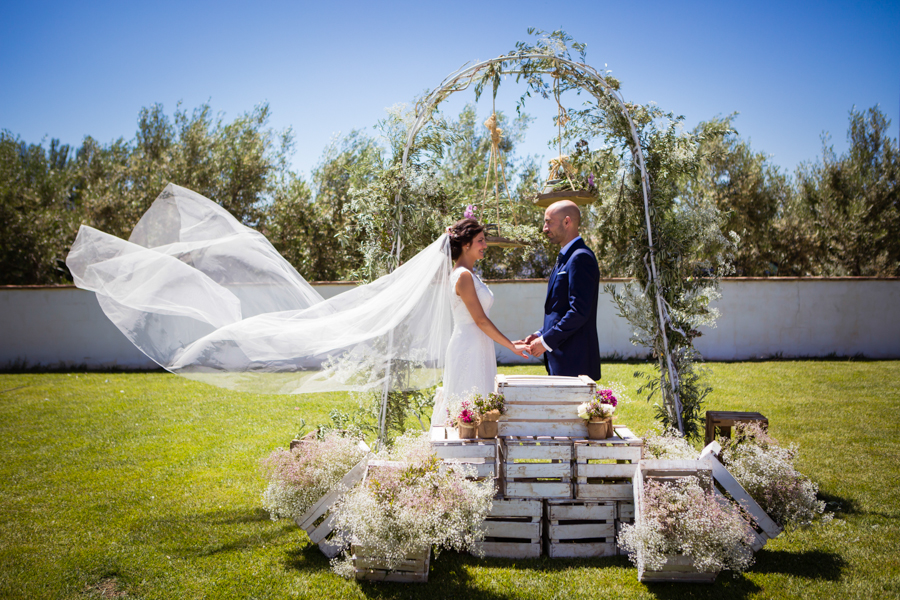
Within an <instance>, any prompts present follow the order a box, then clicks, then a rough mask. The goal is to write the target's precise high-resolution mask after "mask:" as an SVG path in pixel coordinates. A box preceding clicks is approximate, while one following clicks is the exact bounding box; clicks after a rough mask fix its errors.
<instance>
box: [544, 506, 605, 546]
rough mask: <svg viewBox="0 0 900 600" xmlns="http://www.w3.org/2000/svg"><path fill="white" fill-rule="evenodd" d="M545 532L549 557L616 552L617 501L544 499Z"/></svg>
mask: <svg viewBox="0 0 900 600" xmlns="http://www.w3.org/2000/svg"><path fill="white" fill-rule="evenodd" d="M546 507H547V508H546V516H545V525H544V531H545V533H546V537H547V552H548V554H549V556H550V557H551V558H580V557H598V556H615V555H616V541H615V536H616V526H615V518H616V503H615V502H574V501H569V500H547V502H546Z"/></svg>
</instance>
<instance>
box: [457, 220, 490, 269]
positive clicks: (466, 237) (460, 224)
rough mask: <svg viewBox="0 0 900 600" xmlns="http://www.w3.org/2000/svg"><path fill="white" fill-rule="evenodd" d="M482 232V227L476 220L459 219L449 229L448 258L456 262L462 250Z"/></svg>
mask: <svg viewBox="0 0 900 600" xmlns="http://www.w3.org/2000/svg"><path fill="white" fill-rule="evenodd" d="M482 231H484V226H483V225H481V224H480V223H479V222H478V221H477V220H476V219H460V220H459V221H457V222H456V223H454V224H453V226H452V227H451V228H450V258H451V259H452V260H456V259H457V258H459V257H460V256H461V255H462V251H463V248H464V247H465V246H467V245H468V244H471V243H472V240H474V239H475V238H476V236H478V234H479V233H481V232H482Z"/></svg>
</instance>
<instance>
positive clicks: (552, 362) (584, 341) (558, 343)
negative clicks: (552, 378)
mask: <svg viewBox="0 0 900 600" xmlns="http://www.w3.org/2000/svg"><path fill="white" fill-rule="evenodd" d="M599 293H600V269H599V267H598V266H597V258H596V257H595V256H594V253H593V252H591V249H590V248H588V247H587V245H586V244H585V243H584V240H578V241H576V242H575V243H574V244H572V246H571V247H570V248H569V250H568V251H567V252H566V254H565V255H564V256H563V257H562V261H561V263H559V262H558V263H557V265H556V266H555V267H554V268H553V272H552V273H550V282H549V283H548V284H547V300H546V301H545V302H544V326H543V327H542V328H541V331H540V335H541V336H543V338H544V341H545V342H547V346H548V347H550V348H552V349H553V351H552V352H545V353H544V362H545V364H546V366H547V372H548V373H550V374H551V375H565V376H569V377H577V376H578V375H587V376H589V377H590V378H591V379H595V380H596V379H600V342H599V341H598V340H597V300H598V296H599Z"/></svg>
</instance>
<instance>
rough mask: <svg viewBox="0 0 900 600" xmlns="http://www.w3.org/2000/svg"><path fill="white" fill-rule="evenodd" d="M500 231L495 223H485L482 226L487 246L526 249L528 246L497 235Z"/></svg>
mask: <svg viewBox="0 0 900 600" xmlns="http://www.w3.org/2000/svg"><path fill="white" fill-rule="evenodd" d="M499 233H500V230H499V228H498V227H497V224H496V223H485V225H484V241H486V242H487V245H488V246H497V247H499V248H527V247H528V244H526V243H525V242H519V241H516V240H511V239H509V238H505V237H503V236H502V235H499Z"/></svg>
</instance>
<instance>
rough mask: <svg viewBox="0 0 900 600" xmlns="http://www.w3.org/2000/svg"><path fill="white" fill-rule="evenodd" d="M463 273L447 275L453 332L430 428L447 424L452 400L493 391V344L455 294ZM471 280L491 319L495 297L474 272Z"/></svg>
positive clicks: (494, 373) (460, 269) (494, 365)
mask: <svg viewBox="0 0 900 600" xmlns="http://www.w3.org/2000/svg"><path fill="white" fill-rule="evenodd" d="M464 271H468V269H466V268H465V267H457V268H456V269H454V270H453V272H452V273H451V274H450V312H451V314H452V315H453V333H452V334H451V336H450V343H449V344H448V345H447V358H446V363H445V367H444V388H443V392H442V394H439V395H438V397H437V398H436V399H435V406H434V412H433V416H432V420H431V421H432V426H443V425H446V422H447V407H448V405H449V403H450V402H451V401H452V400H453V399H459V400H461V399H463V398H464V397H466V396H470V395H472V394H489V393H491V392H493V391H494V376H495V375H497V355H496V353H495V351H494V342H493V340H491V338H489V337H488V336H487V335H486V334H485V333H484V332H483V331H482V330H481V328H480V327H478V325H477V324H476V323H475V320H474V319H472V315H471V314H470V313H469V309H468V308H466V304H465V302H463V300H462V298H460V297H459V296H458V295H457V293H456V282H457V281H459V276H460V275H461V274H462V273H463V272H464ZM470 272H471V271H470ZM472 279H473V280H474V282H475V293H476V294H477V296H478V301H479V302H480V303H481V308H483V309H484V314H485V315H487V316H490V312H491V306H492V305H493V304H494V294H492V293H491V290H490V288H489V287H488V286H487V285H485V283H484V282H483V281H481V278H479V277H478V275H476V274H475V273H472Z"/></svg>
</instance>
